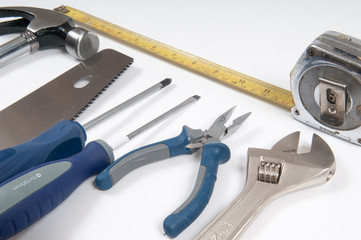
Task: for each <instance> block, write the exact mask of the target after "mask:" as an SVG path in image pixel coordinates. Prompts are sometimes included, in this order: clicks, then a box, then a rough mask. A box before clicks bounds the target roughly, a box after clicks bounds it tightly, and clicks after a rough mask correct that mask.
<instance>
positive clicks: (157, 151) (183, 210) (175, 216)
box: [95, 107, 251, 238]
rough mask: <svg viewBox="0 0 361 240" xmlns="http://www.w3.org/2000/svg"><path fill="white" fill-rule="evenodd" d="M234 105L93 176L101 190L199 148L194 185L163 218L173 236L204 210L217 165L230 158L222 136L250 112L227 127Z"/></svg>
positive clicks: (210, 193)
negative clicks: (205, 125)
mask: <svg viewBox="0 0 361 240" xmlns="http://www.w3.org/2000/svg"><path fill="white" fill-rule="evenodd" d="M234 109H235V107H233V108H231V109H229V110H228V111H226V112H225V113H223V114H222V115H221V116H219V117H218V118H217V119H216V120H215V122H214V123H213V124H212V125H211V127H210V128H209V129H208V130H204V131H203V130H201V129H192V128H190V127H188V126H184V127H183V130H182V132H181V133H180V135H178V136H177V137H174V138H170V139H168V140H164V141H161V142H157V143H154V144H150V145H147V146H144V147H141V148H138V149H136V150H134V151H131V152H129V153H127V154H125V155H124V156H123V157H121V158H119V159H118V160H116V161H115V162H114V163H113V164H111V165H110V166H108V167H107V168H106V169H104V170H103V171H102V172H101V173H100V174H99V175H98V176H97V177H96V179H95V185H96V187H97V188H99V189H101V190H107V189H110V188H111V187H112V186H113V185H114V184H115V183H117V182H118V181H119V180H120V179H122V178H123V177H124V176H125V175H127V174H128V173H129V172H131V171H132V170H135V169H137V168H139V167H141V166H144V165H147V164H150V163H153V162H157V161H160V160H164V159H167V158H170V157H174V156H178V155H183V154H192V153H194V152H195V151H197V150H199V149H202V160H201V165H200V168H199V172H198V177H197V180H196V184H195V187H194V189H193V191H192V193H191V194H190V196H189V197H188V199H187V200H186V201H185V202H184V203H183V204H182V205H181V206H180V207H179V208H178V209H177V210H175V211H174V212H173V213H172V214H170V215H169V216H168V217H167V218H166V219H165V220H164V222H163V228H164V230H165V234H166V235H168V236H169V237H171V238H173V237H176V236H178V235H179V234H180V233H181V232H182V231H183V230H184V229H186V228H187V227H188V226H189V225H190V224H191V223H192V222H193V221H194V220H195V219H196V218H197V217H198V216H199V215H200V214H201V212H202V211H203V210H204V208H205V207H206V206H207V204H208V201H209V199H210V197H211V195H212V192H213V188H214V184H215V181H216V179H217V171H218V165H219V164H223V163H226V162H227V161H228V160H229V159H230V155H231V153H230V150H229V148H228V147H227V145H225V144H223V143H221V139H223V138H224V137H226V136H229V135H231V134H232V133H234V132H235V131H237V130H238V129H239V128H240V126H241V125H242V123H243V122H244V121H245V120H246V119H247V118H248V116H249V115H250V114H251V113H247V114H244V115H242V116H240V117H238V118H236V119H235V120H233V123H232V124H231V125H230V126H229V127H226V126H225V123H226V122H227V121H228V119H229V118H230V116H231V115H232V113H233V111H234Z"/></svg>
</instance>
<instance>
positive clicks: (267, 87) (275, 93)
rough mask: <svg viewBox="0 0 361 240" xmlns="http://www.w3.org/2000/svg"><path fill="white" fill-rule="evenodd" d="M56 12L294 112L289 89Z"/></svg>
mask: <svg viewBox="0 0 361 240" xmlns="http://www.w3.org/2000/svg"><path fill="white" fill-rule="evenodd" d="M55 11H58V12H60V13H62V14H65V15H67V16H69V17H71V18H73V19H74V20H76V21H78V22H80V23H83V24H85V25H86V26H89V27H92V28H94V29H97V30H100V31H102V32H104V33H107V34H109V35H111V36H113V37H116V38H118V39H120V40H123V41H125V42H127V43H129V44H132V45H135V46H137V47H139V48H141V49H143V50H146V51H148V52H151V53H152V54H156V55H158V56H160V57H163V58H165V59H167V60H170V61H172V62H175V63H177V64H180V65H182V66H184V67H187V68H190V69H192V70H194V71H197V72H199V73H202V74H205V75H207V76H209V77H211V78H214V79H217V80H220V81H222V82H224V83H226V84H229V85H231V86H233V87H236V88H238V89H242V90H244V91H246V92H248V93H251V94H253V95H255V96H258V97H260V98H262V99H265V100H268V101H270V102H272V103H276V104H278V105H279V106H283V107H286V108H288V109H291V108H292V107H293V106H294V105H295V103H294V101H293V97H292V93H291V92H290V91H288V90H286V89H283V88H280V87H277V86H274V85H272V84H269V83H267V82H263V81H261V80H259V79H256V78H254V77H250V76H248V75H245V74H243V73H240V72H237V71H234V70H232V69H229V68H226V67H224V66H221V65H218V64H216V63H213V62H210V61H208V60H206V59H203V58H200V57H197V56H195V55H192V54H190V53H187V52H185V51H182V50H179V49H176V48H174V47H171V46H169V45H166V44H164V43H161V42H158V41H155V40H153V39H151V38H148V37H145V36H142V35H140V34H138V33H135V32H132V31H130V30H127V29H125V28H122V27H119V26H117V25H115V24H112V23H110V22H107V21H105V20H102V19H100V18H97V17H95V16H92V15H90V14H87V13H85V12H82V11H80V10H77V9H75V8H72V7H69V6H61V7H58V8H56V9H55Z"/></svg>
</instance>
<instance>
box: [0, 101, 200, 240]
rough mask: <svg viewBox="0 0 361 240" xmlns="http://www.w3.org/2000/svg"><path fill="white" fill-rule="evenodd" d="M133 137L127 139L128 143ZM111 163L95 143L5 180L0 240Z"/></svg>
mask: <svg viewBox="0 0 361 240" xmlns="http://www.w3.org/2000/svg"><path fill="white" fill-rule="evenodd" d="M199 98H200V97H199V96H193V97H190V98H188V99H187V100H185V101H184V102H182V103H181V104H179V105H177V106H175V107H174V108H172V109H171V110H169V111H167V112H166V113H164V114H162V115H161V116H159V117H157V118H156V119H154V120H152V121H151V122H149V123H147V124H145V125H144V126H143V127H140V128H138V129H137V130H135V131H133V132H132V133H140V132H142V131H144V130H146V129H148V128H149V127H151V126H154V124H157V123H159V122H160V121H162V120H164V119H165V118H167V117H169V116H170V115H172V114H174V113H175V112H177V111H179V110H181V109H183V108H185V107H186V106H188V105H190V104H192V103H194V102H196V101H197V100H198V99H199ZM136 135H137V134H128V135H127V137H128V138H129V139H131V138H133V137H134V136H136ZM114 150H115V148H114ZM113 161H114V155H113V147H111V146H110V145H108V144H107V143H106V142H105V141H103V140H96V141H92V142H90V143H89V144H87V146H86V147H85V148H84V150H83V151H81V152H79V153H77V154H75V155H73V156H70V157H68V158H65V159H61V160H55V161H51V162H48V163H43V164H41V165H37V166H35V167H33V168H31V169H29V170H27V171H25V172H23V173H20V174H18V175H16V176H13V177H12V178H9V179H7V180H6V181H5V182H3V183H2V184H0V239H2V240H4V239H8V238H10V237H12V236H14V235H15V234H17V233H19V232H20V231H22V230H24V229H25V228H27V227H29V226H30V225H31V224H33V223H34V222H36V221H37V220H39V219H40V218H41V217H43V216H44V215H46V214H47V213H48V212H50V211H51V210H53V209H54V208H55V207H56V206H58V205H59V204H60V203H61V202H63V201H64V200H65V199H66V198H67V197H68V196H69V195H70V194H71V193H72V192H73V191H74V190H75V189H76V188H77V187H78V186H79V185H80V184H81V183H82V182H83V181H85V180H86V179H87V178H89V177H91V176H93V175H95V174H97V173H99V172H100V171H102V170H103V169H104V168H106V167H107V166H109V165H110V164H111V163H112V162H113Z"/></svg>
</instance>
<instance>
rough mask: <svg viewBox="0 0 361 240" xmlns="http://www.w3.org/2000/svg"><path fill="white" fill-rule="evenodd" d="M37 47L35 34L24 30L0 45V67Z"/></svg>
mask: <svg viewBox="0 0 361 240" xmlns="http://www.w3.org/2000/svg"><path fill="white" fill-rule="evenodd" d="M38 49H39V42H38V41H37V39H36V36H35V35H34V34H33V33H32V32H30V31H26V32H24V33H23V34H21V35H19V36H18V37H16V38H14V39H12V40H10V41H8V42H6V43H4V44H3V45H1V46H0V67H2V66H4V65H6V64H8V63H10V62H12V61H14V60H16V59H18V58H20V57H23V56H25V55H27V54H28V53H30V52H34V51H36V50H38Z"/></svg>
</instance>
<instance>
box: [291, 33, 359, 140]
mask: <svg viewBox="0 0 361 240" xmlns="http://www.w3.org/2000/svg"><path fill="white" fill-rule="evenodd" d="M291 89H292V94H293V98H294V101H295V107H294V108H293V109H292V115H293V117H294V118H295V119H297V120H299V121H301V122H303V123H305V124H307V125H309V126H311V127H314V128H316V129H318V130H321V131H323V132H326V133H328V134H331V135H333V136H336V137H338V138H341V139H343V140H346V141H348V142H351V143H354V144H357V145H359V146H361V40H359V39H356V38H353V37H350V36H347V35H345V34H342V33H338V32H333V31H328V32H326V33H324V34H322V35H321V36H319V37H318V38H316V39H315V40H314V41H313V42H312V43H311V45H309V46H308V47H307V49H306V51H305V52H304V53H303V54H302V56H301V58H300V59H299V60H298V62H297V64H296V66H295V68H294V70H293V71H292V72H291Z"/></svg>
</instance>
